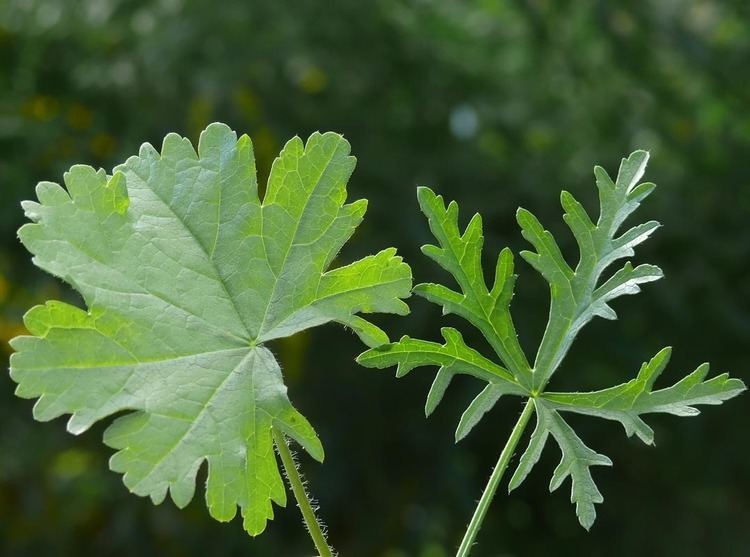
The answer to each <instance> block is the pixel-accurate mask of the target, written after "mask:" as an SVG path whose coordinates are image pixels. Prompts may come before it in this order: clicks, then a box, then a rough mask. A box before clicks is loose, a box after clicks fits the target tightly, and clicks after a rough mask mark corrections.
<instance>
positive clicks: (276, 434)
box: [273, 429, 333, 557]
mask: <svg viewBox="0 0 750 557" xmlns="http://www.w3.org/2000/svg"><path fill="white" fill-rule="evenodd" d="M273 439H274V441H275V442H276V449H277V450H278V451H279V455H280V456H281V462H282V463H283V464H284V470H285V471H286V479H287V480H288V481H289V485H290V486H291V488H292V492H293V493H294V498H295V499H297V506H298V507H299V509H300V511H302V518H303V519H304V520H305V525H306V526H307V531H308V533H309V534H310V538H312V541H313V543H314V544H315V549H317V550H318V553H319V555H320V557H333V552H332V551H331V548H330V547H329V546H328V542H327V541H326V537H325V535H324V534H323V530H321V528H320V523H319V522H318V518H317V517H316V516H315V509H313V506H312V503H311V502H310V498H309V497H308V495H307V491H306V490H305V485H304V483H303V482H302V477H301V476H300V473H299V470H297V463H296V462H295V461H294V457H293V456H292V452H291V451H290V450H289V445H287V442H286V437H285V436H284V434H283V433H281V432H280V431H277V430H276V429H273Z"/></svg>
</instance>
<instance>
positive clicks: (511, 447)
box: [456, 398, 534, 557]
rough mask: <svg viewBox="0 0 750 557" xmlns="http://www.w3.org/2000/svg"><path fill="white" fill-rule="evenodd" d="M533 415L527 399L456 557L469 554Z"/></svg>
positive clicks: (532, 403)
mask: <svg viewBox="0 0 750 557" xmlns="http://www.w3.org/2000/svg"><path fill="white" fill-rule="evenodd" d="M533 413H534V399H533V398H529V399H528V400H527V401H526V406H524V407H523V412H521V416H520V417H519V418H518V421H517V422H516V425H515V426H514V427H513V431H512V432H511V434H510V437H509V438H508V441H507V443H505V447H503V451H502V452H501V453H500V458H499V459H498V461H497V464H496V465H495V469H494V470H493V471H492V475H491V476H490V479H489V481H488V482H487V487H485V488H484V492H483V493H482V497H481V498H480V499H479V503H478V504H477V508H476V510H475V511H474V516H472V517H471V522H470V523H469V527H468V528H467V529H466V534H464V539H463V540H461V545H460V546H459V548H458V552H457V553H456V557H468V555H469V552H470V551H471V546H472V544H473V543H474V539H475V538H476V537H477V534H478V533H479V529H480V528H481V527H482V522H483V521H484V517H485V515H486V514H487V509H489V507H490V503H492V498H493V497H494V496H495V492H496V491H497V488H498V486H499V485H500V480H502V478H503V474H504V473H505V469H506V468H507V467H508V463H509V462H510V458H511V457H512V456H513V451H515V450H516V445H518V442H519V441H520V440H521V436H522V435H523V431H524V429H526V424H528V423H529V418H530V417H531V414H533Z"/></svg>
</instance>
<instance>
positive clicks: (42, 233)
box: [11, 124, 411, 534]
mask: <svg viewBox="0 0 750 557" xmlns="http://www.w3.org/2000/svg"><path fill="white" fill-rule="evenodd" d="M349 151H350V148H349V144H348V142H347V141H346V140H345V139H344V138H343V137H341V136H340V135H338V134H335V133H325V134H320V133H315V134H313V135H312V136H311V137H310V138H309V139H308V141H307V142H306V143H303V142H302V140H300V139H299V138H296V137H295V138H294V139H292V140H290V141H289V142H288V143H287V144H286V146H285V147H284V149H283V150H282V152H281V154H280V156H279V157H278V158H277V159H276V161H275V162H274V164H273V167H272V169H271V174H270V177H269V179H268V186H267V188H266V190H265V191H266V193H265V196H264V197H263V199H262V200H261V199H260V197H259V194H258V184H257V180H256V172H255V159H254V155H253V147H252V143H251V141H250V139H249V138H248V137H247V136H242V137H240V138H239V139H238V138H237V136H236V134H235V133H234V132H232V131H231V130H230V129H229V128H228V127H227V126H225V125H222V124H212V125H210V126H209V127H208V128H207V129H206V130H205V131H204V132H203V133H202V134H201V137H200V142H199V145H198V151H197V152H196V151H195V150H194V148H193V146H192V145H191V143H190V142H189V141H188V140H187V139H185V138H182V137H180V136H178V135H176V134H169V135H168V136H167V137H166V138H165V139H164V143H163V145H162V148H161V152H157V150H156V149H154V147H152V146H151V145H149V144H144V145H143V147H142V148H141V150H140V153H139V154H138V156H134V157H131V158H129V159H128V160H127V161H126V162H125V163H124V164H122V165H120V166H118V167H116V168H115V169H114V172H113V173H112V175H108V174H106V173H105V172H104V171H103V170H99V171H96V170H94V169H93V168H91V167H88V166H74V167H73V168H71V169H70V171H69V172H67V173H66V174H65V177H64V178H65V188H63V187H61V186H59V185H57V184H53V183H50V182H43V183H41V184H39V186H38V187H37V197H38V202H31V201H27V202H24V204H23V205H24V209H25V210H26V214H27V216H28V217H29V219H31V221H33V222H32V224H26V225H24V226H23V227H22V228H21V229H20V231H19V237H20V239H21V241H22V242H23V244H24V245H25V246H26V247H27V248H28V250H29V251H30V252H31V253H32V254H33V255H34V263H35V264H36V265H38V266H39V267H41V268H42V269H44V270H46V271H47V272H49V273H52V274H53V275H55V276H57V277H60V278H61V279H63V280H65V281H66V282H68V283H69V284H71V285H72V286H73V287H74V288H75V289H76V290H77V291H78V292H80V294H81V295H82V296H83V299H84V301H85V303H86V307H87V309H79V308H77V307H74V306H71V305H68V304H65V303H62V302H54V301H53V302H48V303H47V304H45V305H43V306H37V307H35V308H32V309H31V310H30V311H29V312H28V313H27V315H26V317H25V323H26V326H27V328H28V330H29V332H30V333H31V335H32V336H22V337H18V338H16V339H14V340H13V341H12V345H13V347H14V348H15V350H16V353H15V354H14V355H13V356H12V359H11V376H12V377H13V379H14V380H15V381H16V382H17V383H18V388H17V394H18V395H19V396H21V397H24V398H37V399H38V400H37V402H36V405H35V406H34V415H35V417H36V418H37V419H39V420H51V419H53V418H55V417H57V416H60V415H63V414H69V415H70V419H69V421H68V430H69V431H71V432H72V433H76V434H77V433H81V432H83V431H85V430H86V429H88V428H89V427H91V425H93V424H94V423H95V422H97V421H99V420H102V419H104V418H107V417H108V416H112V415H114V414H121V415H120V416H119V417H118V418H116V419H115V421H114V422H113V423H112V425H110V426H109V428H108V429H107V431H106V433H105V442H106V443H107V444H108V445H109V446H111V447H113V448H114V449H116V450H117V452H116V453H115V454H114V456H113V457H112V459H111V467H112V469H113V470H115V471H118V472H121V473H123V474H124V482H125V484H126V485H127V486H128V488H129V489H130V490H131V491H133V492H134V493H136V494H138V495H143V496H149V497H150V498H151V499H152V500H153V501H154V502H156V503H158V502H160V501H162V500H163V499H164V498H165V496H166V494H167V493H169V494H170V495H171V497H172V499H173V500H174V502H175V503H176V504H177V505H178V506H180V507H182V506H184V505H186V504H187V503H188V502H189V501H190V500H191V499H192V497H193V494H194V491H195V478H196V474H197V472H198V470H199V468H200V467H201V465H202V463H204V462H207V465H208V480H207V484H206V502H207V505H208V508H209V511H210V513H211V515H212V516H213V517H214V518H216V519H217V520H222V521H224V520H230V519H231V518H232V517H233V516H234V515H235V513H236V510H237V507H239V508H240V509H241V511H242V515H243V517H244V526H245V528H246V529H247V531H248V532H249V533H251V534H258V533H260V532H261V531H262V530H263V529H264V527H265V524H266V521H267V520H268V519H270V518H272V517H273V509H272V506H271V501H274V502H276V503H277V504H279V505H284V503H285V499H286V496H285V492H284V487H283V484H282V481H281V476H280V475H279V469H278V464H277V462H276V456H275V453H274V446H273V439H272V428H276V429H277V430H279V431H281V432H283V433H284V434H286V435H288V436H290V437H291V438H293V439H294V440H296V441H297V442H298V443H300V444H301V445H302V446H303V447H304V448H305V450H307V451H308V452H309V453H310V455H311V456H313V457H314V458H315V459H317V460H322V459H323V447H322V445H321V443H320V440H319V439H318V437H317V435H316V434H315V431H314V430H313V428H312V426H311V425H310V424H309V423H308V421H307V420H306V419H305V418H304V417H303V416H302V415H301V414H300V413H299V412H298V411H297V410H296V409H295V408H294V407H293V406H292V404H291V402H290V401H289V398H288V397H287V388H286V386H285V385H284V382H283V378H282V374H281V370H280V369H279V366H278V364H277V362H276V359H275V357H274V355H273V354H272V353H271V352H270V351H269V350H268V348H267V347H266V346H265V344H266V343H267V342H268V341H270V340H273V339H277V338H280V337H285V336H289V335H292V334H294V333H296V332H299V331H302V330H304V329H308V328H310V327H315V326H317V325H321V324H323V323H327V322H330V321H336V322H339V323H342V324H344V325H347V326H349V327H350V328H351V329H353V330H354V331H355V332H356V333H357V334H358V335H359V336H360V337H361V338H362V340H363V341H364V342H365V343H366V344H368V345H370V346H376V345H378V344H379V343H382V342H387V340H388V338H387V336H386V335H385V333H384V332H383V331H381V330H380V329H379V328H377V327H376V326H375V325H373V324H372V323H370V322H368V321H366V320H365V319H364V318H362V317H361V316H359V315H358V314H360V313H374V312H389V313H398V314H405V313H407V312H408V308H407V306H406V305H405V304H404V302H403V301H401V298H405V297H407V296H408V295H409V290H410V288H411V272H410V270H409V267H408V266H407V265H406V264H405V263H403V262H402V261H401V258H400V257H398V256H396V254H395V250H393V249H386V250H384V251H382V252H380V253H378V254H376V255H372V256H369V257H366V258H364V259H361V260H359V261H356V262H354V263H352V264H349V265H346V266H342V267H337V268H334V269H330V270H329V266H330V264H331V262H332V261H333V259H334V258H335V257H336V255H337V254H338V252H339V250H340V249H341V248H342V246H343V245H344V244H345V243H346V242H347V240H348V239H349V238H350V237H351V235H352V233H353V232H354V230H355V229H356V227H357V225H358V224H359V223H360V222H361V221H362V218H363V216H364V213H365V209H366V202H365V201H364V200H360V201H355V202H353V203H346V183H347V181H348V179H349V177H350V175H351V173H352V171H353V169H354V165H355V159H354V157H352V156H350V155H349ZM123 412H124V413H123Z"/></svg>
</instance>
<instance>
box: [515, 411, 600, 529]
mask: <svg viewBox="0 0 750 557" xmlns="http://www.w3.org/2000/svg"><path fill="white" fill-rule="evenodd" d="M534 408H535V410H536V428H535V429H534V433H532V434H531V439H530V440H529V446H528V447H527V448H526V451H525V452H524V453H523V455H522V456H521V459H520V461H519V463H518V468H516V472H515V473H514V474H513V477H512V478H511V479H510V483H509V485H508V491H512V490H514V489H515V488H517V487H518V486H519V485H521V483H522V482H523V480H524V479H525V478H526V476H528V474H529V472H531V469H532V468H533V467H534V465H535V464H536V463H537V462H538V461H539V457H540V456H541V454H542V450H543V449H544V445H545V444H546V443H547V439H548V438H549V436H550V435H552V437H553V438H554V439H555V442H556V443H557V445H558V446H559V447H560V451H561V452H562V458H561V460H560V463H559V464H558V465H557V468H555V471H554V472H553V474H552V480H551V481H550V484H549V490H550V491H555V490H556V489H557V488H558V487H560V486H561V485H562V484H563V482H564V481H565V480H566V479H567V478H568V477H569V478H570V482H571V485H570V502H571V503H573V504H575V506H576V515H578V520H579V522H580V523H581V526H583V527H584V528H586V530H588V529H589V528H591V526H592V525H593V524H594V520H596V509H595V508H594V505H595V504H597V503H601V502H602V501H604V498H603V497H602V494H601V493H600V492H599V488H597V487H596V484H595V483H594V479H593V478H592V477H591V470H590V468H591V467H592V466H612V461H611V460H610V459H609V458H607V457H606V456H604V455H601V454H599V453H597V452H596V451H593V450H592V449H590V448H589V447H587V446H586V445H585V444H584V443H583V441H581V438H580V437H578V435H576V433H575V431H573V428H572V427H570V425H568V423H567V422H566V421H565V420H564V419H563V418H562V416H560V414H559V413H558V412H557V411H555V410H553V409H550V408H548V407H547V404H546V402H545V401H542V400H540V399H537V400H536V401H535V404H534Z"/></svg>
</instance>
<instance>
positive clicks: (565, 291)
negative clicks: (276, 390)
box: [358, 151, 745, 529]
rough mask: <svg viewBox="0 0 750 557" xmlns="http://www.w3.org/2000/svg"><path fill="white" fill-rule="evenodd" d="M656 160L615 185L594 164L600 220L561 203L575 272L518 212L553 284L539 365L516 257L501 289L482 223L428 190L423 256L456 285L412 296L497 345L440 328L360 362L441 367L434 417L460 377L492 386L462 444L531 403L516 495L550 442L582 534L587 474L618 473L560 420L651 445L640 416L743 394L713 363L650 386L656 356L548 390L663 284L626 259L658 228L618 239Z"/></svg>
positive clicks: (595, 492)
mask: <svg viewBox="0 0 750 557" xmlns="http://www.w3.org/2000/svg"><path fill="white" fill-rule="evenodd" d="M647 161H648V154H647V153H646V152H645V151H636V152H634V153H633V154H631V155H630V156H629V157H628V158H626V159H623V160H622V163H621V165H620V169H619V172H618V175H617V179H616V180H615V181H613V180H612V179H611V178H610V177H609V175H608V174H607V172H606V171H604V169H602V168H601V167H596V168H595V169H594V175H595V177H596V184H597V187H598V190H599V217H598V219H597V220H596V222H594V220H593V219H592V218H591V217H590V216H589V214H588V213H587V211H586V210H585V209H584V208H583V206H582V205H581V204H580V203H579V202H578V201H576V199H575V198H574V197H573V196H572V195H571V194H570V193H568V192H565V191H564V192H562V195H561V198H560V201H561V204H562V207H563V210H564V212H565V213H564V216H563V219H564V221H565V223H566V224H567V225H568V227H569V228H570V230H571V232H572V234H573V236H574V238H575V240H576V243H577V245H578V251H579V258H578V262H577V264H576V265H575V267H571V266H570V265H569V263H568V262H567V260H566V259H565V257H564V256H563V254H562V252H561V250H560V248H559V247H558V245H557V242H556V241H555V239H554V237H553V236H552V234H551V233H550V232H549V231H547V230H545V229H544V227H543V226H542V224H541V223H540V222H539V220H538V219H537V218H536V217H535V216H534V215H533V214H531V213H530V212H529V211H527V210H525V209H519V210H518V213H517V221H518V224H519V225H520V227H521V231H522V234H523V237H524V238H525V239H526V240H527V241H528V242H529V243H530V244H531V245H532V247H533V251H523V252H521V256H522V257H523V259H524V260H526V262H528V263H529V264H530V265H531V266H532V267H533V268H534V269H535V270H537V271H538V272H539V273H540V274H541V275H542V276H543V277H544V278H545V280H546V281H547V282H548V283H549V286H550V312H549V319H548V323H547V327H546V329H545V331H544V335H543V336H542V339H541V342H540V344H539V348H538V350H537V353H536V358H535V360H534V364H533V366H532V365H531V364H530V363H529V361H528V360H527V358H526V355H525V353H524V351H523V349H522V348H521V345H520V344H519V341H518V338H517V335H516V332H515V326H514V324H513V319H512V316H511V312H510V302H511V299H512V297H513V289H514V286H515V282H516V275H515V274H514V258H513V254H512V253H511V251H510V250H509V249H508V248H505V249H503V250H502V251H501V252H500V254H499V256H498V258H497V263H496V265H495V273H494V279H493V283H492V284H491V285H487V284H486V281H485V274H484V271H483V269H482V245H483V236H482V220H481V217H480V215H479V214H476V215H474V216H473V217H472V219H471V220H470V222H469V224H468V225H467V226H466V228H465V229H464V230H463V231H461V229H460V227H459V223H458V205H457V204H456V202H455V201H453V202H451V203H449V204H448V205H447V206H446V205H445V203H444V201H443V198H442V197H441V196H439V195H436V194H435V193H433V192H432V191H431V190H430V189H428V188H420V189H419V190H418V200H419V204H420V207H421V209H422V212H423V213H424V214H425V216H426V217H427V219H428V222H429V226H430V229H431V231H432V233H433V235H434V236H435V239H436V240H437V245H426V246H424V247H423V248H422V251H423V253H424V254H425V255H427V256H428V257H430V258H431V259H433V260H434V261H435V262H436V263H437V264H438V265H440V267H442V268H443V269H444V270H445V271H447V272H448V273H450V274H451V275H452V276H453V278H454V279H455V282H456V284H457V286H458V289H454V288H451V287H448V286H445V285H442V284H418V285H416V286H415V287H414V292H415V293H416V294H418V295H420V296H422V297H424V298H426V299H427V300H429V301H430V302H433V303H435V304H438V305H440V306H442V308H443V313H444V314H448V313H452V314H455V315H458V316H460V317H462V318H463V319H465V320H466V321H468V322H469V323H470V324H471V325H473V326H474V327H476V328H477V329H478V330H479V332H481V334H482V335H483V336H484V337H485V339H486V340H487V342H488V344H489V346H490V347H491V348H492V349H493V352H494V355H493V358H494V360H493V359H490V358H487V357H485V356H483V355H482V354H480V353H479V352H478V351H476V350H474V349H473V348H471V347H469V346H467V345H466V343H465V342H464V340H463V337H462V336H461V334H460V333H459V332H458V331H456V330H455V329H451V328H444V329H443V330H442V333H443V337H444V340H445V344H442V345H441V344H439V343H435V342H431V341H426V340H419V339H414V338H410V337H406V336H405V337H403V338H402V339H401V340H400V341H398V342H394V343H390V344H384V345H381V346H379V347H376V348H372V349H370V350H368V351H366V352H364V353H363V354H361V355H360V356H359V358H358V362H359V363H360V364H362V365H364V366H367V367H374V368H386V367H390V366H394V365H395V366H398V372H397V375H398V376H399V377H400V376H402V375H404V374H406V373H408V372H409V371H411V370H412V369H414V368H417V367H421V366H437V367H438V368H439V369H438V372H437V375H436V376H435V380H434V382H433V385H432V388H431V390H430V393H429V395H428V398H427V404H426V407H425V410H426V414H427V415H429V414H430V413H431V412H432V411H434V409H435V407H436V406H437V405H438V403H439V402H440V400H442V398H443V395H444V393H445V391H446V389H447V388H448V386H449V384H450V382H451V379H452V378H453V377H454V376H455V375H456V374H466V375H471V376H474V377H476V378H477V379H479V380H481V381H484V382H486V383H487V386H486V387H485V388H484V389H483V390H482V391H481V392H480V393H479V394H478V395H477V397H476V398H475V399H474V401H472V403H471V404H470V405H469V407H468V408H467V410H466V411H465V412H464V414H463V416H462V417H461V420H460V422H459V426H458V429H457V431H456V440H457V441H458V440H460V439H461V438H463V437H464V436H466V435H467V434H468V433H469V431H470V430H471V429H472V428H473V427H474V426H475V425H476V424H477V423H478V422H479V421H480V419H481V418H482V417H483V416H484V415H485V414H486V413H487V412H488V411H489V410H490V409H491V408H492V407H493V406H494V405H495V404H496V403H497V402H498V400H499V399H500V398H501V397H502V396H503V395H514V396H521V397H527V398H528V397H532V398H534V408H535V411H536V416H537V425H536V428H535V430H534V432H533V434H532V435H531V438H530V440H529V445H528V448H527V449H526V451H525V452H524V454H523V456H522V457H521V458H520V462H519V464H518V467H517V469H516V471H515V474H514V475H513V477H512V479H511V481H510V485H509V489H510V490H512V489H514V488H516V487H518V486H519V485H520V484H521V482H522V481H523V480H524V479H525V478H526V476H527V475H528V474H529V472H530V471H531V469H532V468H533V467H534V465H535V464H536V462H537V461H538V460H539V457H540V455H541V453H542V449H543V448H544V446H545V444H546V441H547V439H548V438H549V437H550V436H551V437H552V438H553V439H554V440H555V442H556V443H557V445H558V446H559V448H560V450H561V452H562V459H561V461H560V464H559V465H558V467H557V469H556V470H555V472H554V474H553V477H552V481H551V483H550V490H551V491H552V490H555V489H557V488H558V487H559V486H560V485H561V484H562V483H563V482H564V481H565V479H566V478H568V477H570V479H571V501H572V502H573V503H574V504H575V505H576V514H577V516H578V519H579V522H580V523H581V525H582V526H584V527H585V528H586V529H588V528H590V527H591V525H592V524H593V523H594V520H595V518H596V511H595V507H594V505H595V504H597V503H601V502H602V500H603V499H602V495H601V493H600V492H599V489H598V488H597V487H596V484H595V483H594V480H593V478H592V476H591V472H590V468H591V467H592V466H597V465H606V466H608V465H611V464H612V463H611V461H610V459H609V458H607V457H606V456H604V455H600V454H598V453H596V452H595V451H593V450H592V449H590V448H589V447H587V446H586V445H585V444H584V443H583V441H582V440H581V439H580V438H579V437H578V436H577V435H576V433H575V431H574V430H573V429H572V428H571V426H570V425H569V424H568V423H567V421H565V419H564V418H563V416H562V414H563V413H564V412H574V413H578V414H586V415H590V416H597V417H601V418H605V419H608V420H614V421H618V422H620V423H621V424H622V425H623V427H624V428H625V431H626V433H627V435H628V436H631V435H633V434H636V435H637V436H638V437H639V438H640V439H641V440H642V441H644V442H645V443H648V444H652V443H653V437H654V432H653V430H652V429H651V428H650V427H649V426H648V425H647V424H646V422H645V421H644V420H643V418H642V416H643V415H645V414H649V413H658V412H661V413H668V414H674V415H677V416H693V415H696V414H697V413H698V410H697V408H696V406H699V405H715V404H721V403H722V402H723V401H724V400H727V399H729V398H732V397H734V396H736V395H738V394H739V393H740V392H742V391H743V390H744V389H745V385H744V384H743V383H742V381H740V380H738V379H730V378H729V377H728V376H727V375H726V374H721V375H718V376H715V377H713V378H711V379H708V380H706V376H707V373H708V370H709V368H708V364H703V365H701V366H700V367H698V369H696V370H695V371H694V372H692V373H691V374H689V375H687V376H686V377H684V378H683V379H682V380H680V381H679V382H677V383H676V384H674V385H673V386H671V387H667V388H663V389H660V390H656V391H654V390H652V386H653V384H654V381H655V380H656V378H657V377H658V376H659V375H660V374H661V373H662V371H663V370H664V368H665V366H666V364H667V362H668V361H669V356H670V354H671V350H670V349H669V348H666V349H664V350H662V351H660V352H659V353H658V354H657V355H656V356H654V358H653V359H651V360H650V361H649V362H648V363H645V364H643V366H642V367H641V370H640V372H639V373H638V376H637V377H636V378H635V379H633V380H631V381H629V382H627V383H624V384H622V385H619V386H616V387H611V388H608V389H603V390H601V391H595V392H588V393H552V392H546V390H545V389H546V386H547V384H548V382H549V380H550V379H551V377H552V375H553V374H554V373H555V371H556V370H557V369H558V367H559V366H560V364H561V362H562V361H563V359H564V357H565V355H566V353H567V351H568V349H569V348H570V346H571V344H572V343H573V341H574V340H575V337H576V335H577V334H578V332H579V331H580V330H581V328H582V327H583V326H584V325H586V324H587V323H588V322H589V321H591V319H593V318H594V317H597V316H599V317H603V318H605V319H615V318H616V317H617V315H616V313H615V312H614V310H613V309H612V308H611V306H610V302H611V301H612V300H614V299H615V298H617V297H619V296H622V295H625V294H635V293H637V292H639V291H640V285H642V284H644V283H648V282H652V281H654V280H657V279H659V278H661V276H662V272H661V270H660V269H659V268H658V267H655V266H653V265H646V264H644V265H638V266H636V267H634V266H633V265H632V263H631V262H630V258H631V257H632V256H633V255H634V250H633V248H634V247H635V246H637V245H638V244H640V243H641V242H643V241H644V240H646V239H647V238H648V237H649V236H650V235H651V234H652V233H653V232H654V231H655V230H656V229H657V228H658V227H659V223H657V222H655V221H650V222H646V223H644V224H639V225H636V226H633V227H632V228H629V229H628V230H626V231H625V232H621V231H620V228H621V226H622V224H623V223H624V222H625V220H626V219H627V218H628V217H629V216H630V215H631V214H632V213H633V212H634V211H635V210H636V209H637V208H638V206H639V204H640V202H641V201H643V199H645V198H646V197H647V196H648V195H649V194H650V193H651V192H652V191H653V190H654V188H655V186H654V185H653V184H651V183H648V182H646V183H640V180H641V178H642V176H643V173H644V171H645V167H646V163H647ZM623 259H625V260H627V261H626V262H625V264H624V265H623V266H622V267H620V268H619V270H617V271H615V272H613V273H612V272H610V274H609V275H608V276H605V277H604V278H603V276H604V275H606V274H607V269H608V268H609V267H610V266H611V265H612V264H613V263H615V262H616V261H621V260H623Z"/></svg>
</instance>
